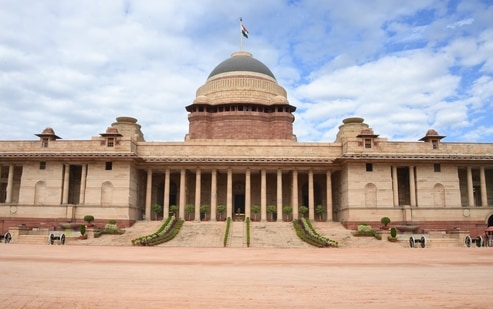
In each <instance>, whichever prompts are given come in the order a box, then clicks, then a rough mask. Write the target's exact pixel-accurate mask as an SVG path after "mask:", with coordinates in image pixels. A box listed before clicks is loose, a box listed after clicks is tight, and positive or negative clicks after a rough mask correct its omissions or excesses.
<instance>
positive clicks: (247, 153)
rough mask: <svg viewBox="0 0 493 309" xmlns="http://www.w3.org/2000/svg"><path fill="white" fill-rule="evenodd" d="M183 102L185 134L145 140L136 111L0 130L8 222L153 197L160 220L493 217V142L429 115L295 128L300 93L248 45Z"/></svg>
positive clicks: (128, 215)
mask: <svg viewBox="0 0 493 309" xmlns="http://www.w3.org/2000/svg"><path fill="white" fill-rule="evenodd" d="M184 108H186V110H187V112H188V121H189V131H188V134H187V135H186V136H185V140H184V141H183V142H166V141H162V142H147V141H145V139H144V134H143V132H142V128H141V126H140V124H138V121H137V119H135V118H132V117H128V116H125V117H118V118H116V122H114V123H112V124H111V125H110V126H109V127H108V128H107V129H106V131H105V132H104V133H100V134H99V135H97V136H94V137H92V138H90V139H88V140H78V141H70V140H63V139H61V138H60V137H59V136H58V135H56V134H55V130H54V129H52V128H47V129H45V130H43V132H42V133H39V134H36V136H38V137H39V140H32V141H0V174H1V178H0V222H1V226H0V228H1V232H5V231H6V230H8V229H9V227H12V226H18V225H19V224H24V225H26V226H54V225H56V224H59V223H60V222H82V219H83V217H84V216H85V215H88V214H90V215H93V216H94V217H95V218H96V222H98V221H99V222H100V223H103V222H107V220H109V219H114V220H117V222H118V224H119V225H120V226H129V225H132V224H133V223H135V222H136V221H141V220H151V219H152V217H153V212H152V208H151V206H153V205H159V206H158V207H161V208H162V213H163V214H162V217H160V219H163V220H164V219H166V218H168V216H169V215H170V211H171V210H172V207H171V206H176V207H177V208H178V213H177V215H178V216H179V217H181V218H185V217H186V216H187V217H189V218H191V219H192V220H195V221H200V220H210V221H217V220H222V219H223V218H226V217H231V218H232V219H234V220H236V221H242V220H245V218H255V219H258V220H261V221H266V220H268V219H271V218H273V220H274V221H283V219H285V217H287V218H288V220H291V219H293V218H299V217H301V216H302V215H306V216H307V217H308V218H309V219H311V220H315V219H316V218H317V219H318V220H321V221H323V222H330V221H336V222H340V223H342V224H343V225H344V226H346V227H348V228H355V227H356V226H357V225H358V224H359V223H361V222H365V223H367V224H370V225H372V226H373V227H374V228H377V227H379V226H380V219H381V218H382V217H389V218H391V220H392V222H393V224H400V225H410V224H412V225H417V226H420V228H421V229H423V230H426V229H429V230H443V231H450V230H457V229H461V230H468V231H471V233H472V234H479V233H481V231H482V230H483V229H484V228H485V227H487V226H490V225H493V208H492V206H493V156H492V154H493V144H479V143H446V142H443V139H444V138H445V136H442V135H440V134H439V133H438V132H436V131H435V130H433V129H429V130H428V128H423V132H426V133H425V136H424V137H423V138H422V139H420V140H419V141H416V142H399V141H389V140H387V139H386V138H383V137H380V136H379V135H378V134H376V133H375V131H374V129H373V128H371V127H370V126H369V125H368V124H366V123H365V122H364V119H363V118H359V117H351V118H347V119H343V120H342V124H341V126H340V127H339V132H338V133H337V136H335V137H334V141H327V142H317V143H301V142H297V140H296V136H295V134H294V132H293V122H294V121H295V115H294V113H295V111H296V107H294V106H292V105H290V104H289V102H288V100H287V94H286V90H285V89H284V88H283V87H282V86H281V85H279V84H278V83H277V81H276V78H275V75H274V74H273V73H272V71H271V70H270V69H269V68H268V67H267V66H265V65H264V64H263V63H262V62H260V61H259V60H257V59H255V58H253V56H252V54H250V53H248V52H244V51H239V52H235V53H233V54H232V55H231V57H230V58H228V59H226V60H224V61H222V62H221V63H219V64H218V65H217V66H216V67H215V68H213V70H212V71H211V73H210V75H209V76H208V77H207V79H206V81H205V84H204V85H202V86H201V87H200V88H199V89H198V90H197V92H196V97H195V99H194V100H193V102H191V104H190V105H188V106H186V107H184ZM184 121H186V120H185V119H184ZM190 205H191V206H192V207H188V206H190ZM205 205H206V206H207V207H201V206H205ZM286 206H289V207H286ZM302 206H305V207H302ZM173 208H174V207H173ZM201 208H202V210H203V212H205V216H204V214H203V213H202V211H201ZM223 208H224V209H225V210H224V213H223V211H222V209H223ZM290 209H291V211H289V210H290ZM190 211H192V213H190ZM305 212H307V213H306V214H305Z"/></svg>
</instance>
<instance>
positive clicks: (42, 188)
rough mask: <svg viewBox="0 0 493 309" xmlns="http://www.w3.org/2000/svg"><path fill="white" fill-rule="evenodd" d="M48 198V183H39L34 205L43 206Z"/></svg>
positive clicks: (35, 191) (35, 190)
mask: <svg viewBox="0 0 493 309" xmlns="http://www.w3.org/2000/svg"><path fill="white" fill-rule="evenodd" d="M45 196H46V183H45V182H44V181H38V182H37V183H36V185H35V186H34V205H43V204H44V202H45Z"/></svg>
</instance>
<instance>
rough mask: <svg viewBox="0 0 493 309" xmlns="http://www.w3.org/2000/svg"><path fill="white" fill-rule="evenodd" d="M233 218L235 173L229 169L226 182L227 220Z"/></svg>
mask: <svg viewBox="0 0 493 309" xmlns="http://www.w3.org/2000/svg"><path fill="white" fill-rule="evenodd" d="M228 217H230V218H233V171H232V170H231V169H230V168H228V178H227V182H226V218H228Z"/></svg>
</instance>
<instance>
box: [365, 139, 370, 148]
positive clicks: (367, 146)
mask: <svg viewBox="0 0 493 309" xmlns="http://www.w3.org/2000/svg"><path fill="white" fill-rule="evenodd" d="M365 148H371V139H370V138H365Z"/></svg>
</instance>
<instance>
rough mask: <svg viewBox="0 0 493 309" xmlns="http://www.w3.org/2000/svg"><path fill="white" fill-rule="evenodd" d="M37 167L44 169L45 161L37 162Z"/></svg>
mask: <svg viewBox="0 0 493 309" xmlns="http://www.w3.org/2000/svg"><path fill="white" fill-rule="evenodd" d="M39 169H40V170H45V169H46V162H39Z"/></svg>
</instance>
